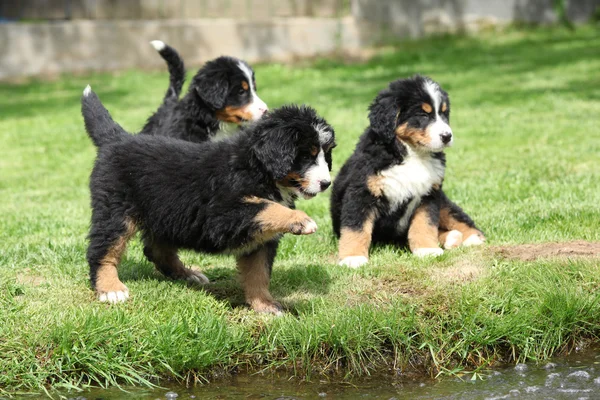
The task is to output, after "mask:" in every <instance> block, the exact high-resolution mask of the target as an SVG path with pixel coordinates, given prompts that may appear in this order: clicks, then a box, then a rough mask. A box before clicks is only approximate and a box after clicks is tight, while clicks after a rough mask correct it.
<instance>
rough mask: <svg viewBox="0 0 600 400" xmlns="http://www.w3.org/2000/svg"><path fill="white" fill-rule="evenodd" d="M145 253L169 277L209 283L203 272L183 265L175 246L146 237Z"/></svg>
mask: <svg viewBox="0 0 600 400" xmlns="http://www.w3.org/2000/svg"><path fill="white" fill-rule="evenodd" d="M144 255H145V256H146V258H148V260H150V261H151V262H153V263H154V265H155V266H156V269H158V270H159V271H160V272H161V273H162V274H163V275H164V276H166V277H167V278H171V279H178V280H179V279H181V280H187V281H189V282H193V283H198V284H201V285H204V284H207V283H209V280H208V278H207V277H206V276H205V275H204V274H203V273H201V272H200V271H196V270H193V269H190V268H186V267H185V266H184V265H183V263H182V262H181V260H180V259H179V256H178V255H177V248H175V247H172V246H167V245H164V244H161V243H158V242H154V241H152V240H150V239H144Z"/></svg>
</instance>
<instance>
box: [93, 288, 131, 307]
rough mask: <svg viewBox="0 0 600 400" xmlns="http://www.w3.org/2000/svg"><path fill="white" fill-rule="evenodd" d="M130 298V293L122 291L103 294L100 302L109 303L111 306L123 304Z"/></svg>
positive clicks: (99, 297) (99, 298)
mask: <svg viewBox="0 0 600 400" xmlns="http://www.w3.org/2000/svg"><path fill="white" fill-rule="evenodd" d="M128 298H129V292H127V291H121V290H119V291H118V292H107V293H102V294H101V295H99V296H98V300H100V301H101V302H107V303H110V304H117V303H123V302H124V301H125V300H127V299H128Z"/></svg>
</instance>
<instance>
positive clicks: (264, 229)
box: [82, 86, 335, 314]
mask: <svg viewBox="0 0 600 400" xmlns="http://www.w3.org/2000/svg"><path fill="white" fill-rule="evenodd" d="M82 114H83V118H84V121H85V128H86V131H87V133H88V135H89V136H90V138H91V139H92V141H93V142H94V144H95V145H96V146H97V147H98V154H97V158H96V162H95V165H94V168H93V171H92V174H91V177H90V192H91V205H92V219H91V227H90V233H89V247H88V251H87V260H88V263H89V267H90V278H91V282H92V286H93V288H94V289H95V291H96V293H97V296H98V299H99V300H100V301H107V302H110V303H116V302H121V301H125V300H126V299H127V298H128V297H129V292H128V290H127V287H126V286H125V285H124V284H123V283H122V282H121V281H120V280H119V277H118V273H117V266H118V264H119V262H120V259H121V255H122V254H123V252H124V251H125V247H126V245H127V242H128V241H129V239H130V238H131V237H132V236H133V235H134V233H135V232H136V231H138V230H139V231H141V233H142V237H143V241H144V254H145V255H146V257H147V258H148V259H149V260H150V261H151V262H153V263H154V264H155V266H156V268H157V269H158V270H159V271H160V272H162V273H163V274H164V275H165V276H167V277H169V278H173V279H187V280H190V281H195V282H199V283H207V282H208V279H207V278H206V276H204V275H203V274H202V273H200V272H198V271H196V270H192V269H189V268H186V267H185V266H184V265H183V263H182V262H181V260H180V259H179V258H178V256H177V250H178V249H180V248H186V249H192V250H195V251H199V252H205V253H229V254H233V255H235V256H236V257H237V264H238V268H239V270H240V273H241V277H242V286H243V288H244V291H245V296H246V301H247V302H248V304H249V305H250V306H251V307H252V308H253V309H254V310H256V311H259V312H268V313H274V314H279V313H281V305H280V304H279V303H277V302H276V301H275V300H274V299H273V297H272V296H271V294H270V293H269V280H270V275H271V267H272V265H273V261H274V259H275V254H276V251H277V246H278V243H279V240H280V238H281V236H282V235H283V234H284V233H292V234H294V235H308V234H311V233H314V232H315V231H316V229H317V225H316V223H315V222H314V221H313V220H312V219H311V218H309V217H308V215H306V214H305V213H304V212H302V211H299V210H295V209H294V201H295V200H296V199H297V198H298V197H299V196H302V197H304V198H307V199H308V198H312V197H314V196H316V195H317V194H318V193H320V192H322V191H324V190H325V189H327V188H328V187H329V185H330V184H331V178H330V170H331V149H332V148H333V147H334V145H335V135H334V130H333V128H332V127H331V126H330V125H329V124H328V123H327V122H326V121H325V120H324V119H323V118H321V117H319V116H318V115H317V114H316V112H315V110H313V109H312V108H310V107H306V106H300V107H298V106H291V105H290V106H284V107H281V108H279V109H276V110H273V111H272V112H271V113H270V114H269V115H267V116H265V117H263V118H262V119H261V120H259V121H257V122H255V123H254V124H252V125H250V126H248V127H247V128H245V129H244V130H243V132H240V133H238V134H236V135H234V136H232V137H230V138H225V139H222V140H218V141H208V142H206V143H202V144H198V143H190V142H186V141H183V140H178V139H174V138H170V137H163V136H149V135H130V134H128V133H127V132H126V131H125V130H123V129H122V128H121V127H120V126H119V125H118V124H117V123H115V122H114V121H113V120H112V118H111V116H110V114H109V113H108V111H107V110H106V109H105V108H104V106H103V105H102V103H101V102H100V100H99V98H98V97H97V95H96V94H95V93H94V92H92V90H91V88H90V87H89V86H88V87H87V88H86V89H85V90H84V92H83V96H82Z"/></svg>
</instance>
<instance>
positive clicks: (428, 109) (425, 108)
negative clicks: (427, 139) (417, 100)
mask: <svg viewBox="0 0 600 400" xmlns="http://www.w3.org/2000/svg"><path fill="white" fill-rule="evenodd" d="M421 108H422V109H423V111H425V112H426V113H427V114H429V113H430V112H432V111H433V107H431V104H429V103H423V104H421Z"/></svg>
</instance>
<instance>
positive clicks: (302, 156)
mask: <svg viewBox="0 0 600 400" xmlns="http://www.w3.org/2000/svg"><path fill="white" fill-rule="evenodd" d="M300 159H301V160H302V161H308V160H312V159H313V155H312V154H310V153H302V154H300Z"/></svg>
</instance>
